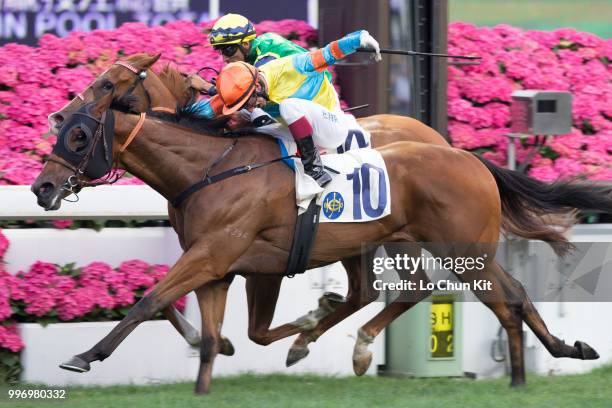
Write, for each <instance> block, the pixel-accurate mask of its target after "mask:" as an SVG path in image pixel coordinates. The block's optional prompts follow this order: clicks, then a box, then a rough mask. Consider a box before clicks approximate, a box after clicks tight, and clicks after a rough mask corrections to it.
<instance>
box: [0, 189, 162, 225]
mask: <svg viewBox="0 0 612 408" xmlns="http://www.w3.org/2000/svg"><path fill="white" fill-rule="evenodd" d="M73 198H74V196H72V197H70V199H73ZM68 218H69V219H74V220H83V219H86V220H95V219H114V220H125V219H130V220H153V219H167V218H168V204H167V201H166V200H165V199H164V198H163V197H162V196H161V195H160V194H159V193H157V192H156V191H155V190H153V189H152V188H151V187H149V186H142V185H135V186H134V185H129V186H99V187H96V188H89V189H86V190H84V191H82V192H81V193H80V194H79V201H78V202H77V203H72V202H68V201H64V202H63V203H62V207H61V208H60V209H59V210H58V211H45V210H43V209H42V208H41V207H39V206H38V205H37V204H36V197H35V196H34V194H33V193H32V192H31V191H30V186H0V220H50V219H68Z"/></svg>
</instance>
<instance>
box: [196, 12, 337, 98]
mask: <svg viewBox="0 0 612 408" xmlns="http://www.w3.org/2000/svg"><path fill="white" fill-rule="evenodd" d="M208 41H209V42H210V45H212V46H213V47H214V49H215V50H217V51H219V52H220V53H221V56H222V57H223V61H224V62H225V63H226V64H229V63H230V62H237V61H245V62H247V63H249V64H251V65H255V66H256V67H259V66H261V65H263V64H265V63H266V62H270V61H272V60H275V59H278V58H282V57H286V56H289V55H293V54H298V53H302V52H307V50H306V49H304V48H302V47H300V46H299V45H297V44H295V43H294V42H292V41H290V40H287V39H286V38H284V37H281V36H280V35H278V34H275V33H265V34H262V35H260V36H257V33H256V32H255V27H254V26H253V23H251V22H250V21H249V20H248V19H247V18H246V17H244V16H241V15H239V14H226V15H224V16H223V17H221V18H220V19H219V20H217V22H216V23H215V25H214V26H213V28H212V30H211V31H210V34H209V35H208ZM326 75H330V74H329V73H327V74H326ZM190 79H191V86H192V87H193V88H195V89H197V90H199V91H204V92H208V91H209V90H210V88H211V87H212V86H213V85H212V84H211V83H210V82H208V81H206V80H204V79H202V78H201V77H200V76H198V75H192V76H191V77H190ZM330 79H331V77H330ZM210 94H214V92H210Z"/></svg>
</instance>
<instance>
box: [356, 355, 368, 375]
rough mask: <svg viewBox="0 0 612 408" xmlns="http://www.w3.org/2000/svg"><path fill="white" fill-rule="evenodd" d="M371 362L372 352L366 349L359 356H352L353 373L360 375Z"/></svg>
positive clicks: (366, 369)
mask: <svg viewBox="0 0 612 408" xmlns="http://www.w3.org/2000/svg"><path fill="white" fill-rule="evenodd" d="M370 364H372V352H371V351H368V352H366V353H363V354H362V355H361V356H359V357H353V371H354V372H355V375H357V376H362V375H364V374H365V373H366V371H368V368H370Z"/></svg>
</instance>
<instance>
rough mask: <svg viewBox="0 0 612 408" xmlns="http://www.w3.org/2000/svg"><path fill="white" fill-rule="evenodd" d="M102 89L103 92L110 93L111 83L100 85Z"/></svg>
mask: <svg viewBox="0 0 612 408" xmlns="http://www.w3.org/2000/svg"><path fill="white" fill-rule="evenodd" d="M102 88H103V89H104V90H105V91H112V90H113V83H112V82H110V81H106V82H104V84H103V85H102Z"/></svg>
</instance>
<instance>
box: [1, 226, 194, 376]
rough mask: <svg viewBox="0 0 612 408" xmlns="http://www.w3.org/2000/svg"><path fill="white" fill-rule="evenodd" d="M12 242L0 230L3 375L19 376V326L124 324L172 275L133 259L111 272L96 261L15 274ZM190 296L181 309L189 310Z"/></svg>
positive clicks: (182, 301) (40, 264) (163, 267)
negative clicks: (7, 262) (7, 265)
mask: <svg viewBox="0 0 612 408" xmlns="http://www.w3.org/2000/svg"><path fill="white" fill-rule="evenodd" d="M7 248H8V241H7V239H6V237H5V236H4V235H3V234H2V232H1V231H0V372H4V375H5V376H6V377H11V378H12V377H14V375H15V371H16V369H15V366H16V364H18V362H19V359H18V355H16V353H19V352H20V351H21V349H22V348H23V347H24V345H23V343H22V341H21V338H20V336H19V333H18V332H17V328H16V324H17V323H28V322H32V323H41V324H43V325H44V324H49V323H56V322H90V321H96V322H99V321H111V320H120V319H122V318H123V317H124V316H125V315H126V314H127V312H128V310H129V308H130V307H131V306H132V305H133V304H134V303H135V302H136V301H138V300H139V299H140V298H142V296H144V295H145V294H146V293H148V292H149V291H150V290H151V288H152V287H153V286H154V285H155V283H156V282H157V281H158V280H159V279H160V278H162V277H163V276H164V275H165V274H166V272H167V271H168V267H167V266H166V265H150V264H148V263H146V262H144V261H140V260H130V261H126V262H123V263H121V265H119V267H117V268H112V267H111V266H109V265H108V264H106V263H103V262H92V263H90V264H88V265H86V266H84V267H82V268H76V267H75V265H74V264H68V265H65V266H63V267H60V266H58V265H55V264H51V263H46V262H40V261H39V262H36V263H34V264H33V265H32V266H31V267H30V268H29V270H28V271H26V272H19V273H18V274H17V275H15V276H13V275H11V274H9V273H8V272H6V271H5V270H4V268H3V263H2V259H3V256H4V254H5V252H6V250H7ZM185 301H186V298H184V297H183V298H182V299H180V300H179V301H178V302H177V303H176V306H177V308H178V309H179V310H183V309H184V307H185ZM0 380H1V378H0Z"/></svg>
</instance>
